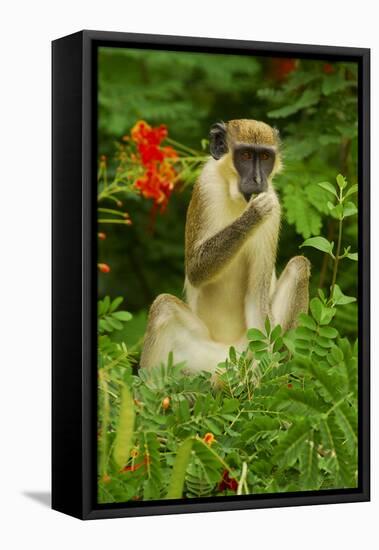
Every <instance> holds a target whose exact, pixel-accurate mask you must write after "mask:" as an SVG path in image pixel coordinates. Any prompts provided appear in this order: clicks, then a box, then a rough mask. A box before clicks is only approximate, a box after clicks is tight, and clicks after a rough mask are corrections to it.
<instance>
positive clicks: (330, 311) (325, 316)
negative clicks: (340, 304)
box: [320, 306, 336, 325]
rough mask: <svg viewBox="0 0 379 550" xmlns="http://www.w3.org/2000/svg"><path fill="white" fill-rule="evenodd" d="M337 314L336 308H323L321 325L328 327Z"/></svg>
mask: <svg viewBox="0 0 379 550" xmlns="http://www.w3.org/2000/svg"><path fill="white" fill-rule="evenodd" d="M335 314H336V310H335V308H332V307H325V306H323V309H322V314H321V320H320V325H328V324H329V323H330V321H331V320H332V319H333V317H334V316H335Z"/></svg>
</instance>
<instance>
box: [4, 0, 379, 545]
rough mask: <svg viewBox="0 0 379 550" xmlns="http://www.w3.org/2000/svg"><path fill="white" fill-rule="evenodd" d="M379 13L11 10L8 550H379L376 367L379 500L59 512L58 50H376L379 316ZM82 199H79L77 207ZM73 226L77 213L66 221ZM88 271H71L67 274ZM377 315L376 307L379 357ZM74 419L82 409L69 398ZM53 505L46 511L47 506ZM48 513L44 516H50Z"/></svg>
mask: <svg viewBox="0 0 379 550" xmlns="http://www.w3.org/2000/svg"><path fill="white" fill-rule="evenodd" d="M375 4H376V3H375V2H373V1H372V0H360V1H358V2H357V1H356V0H354V1H351V0H344V1H340V0H334V2H333V1H331V0H328V1H325V0H317V2H315V1H313V2H307V1H306V0H298V1H295V0H280V1H277V0H269V1H267V2H258V1H257V0H256V1H255V2H254V0H250V1H249V2H244V1H242V0H233V2H222V1H217V2H216V1H213V2H211V1H208V2H205V1H204V0H203V1H201V2H198V1H197V0H192V1H182V2H181V1H180V0H155V1H154V0H150V1H149V0H144V1H137V0H133V1H127V0H122V1H116V0H107V1H98V0H91V1H84V0H82V1H80V0H76V1H72V0H63V1H61V2H54V1H53V0H50V1H47V0H46V1H45V2H43V1H41V0H33V1H28V2H27V1H21V2H20V1H19V2H17V1H16V0H13V1H8V2H6V3H3V5H2V10H1V18H2V24H1V33H0V40H1V48H0V56H1V64H0V71H1V72H0V75H1V84H0V94H1V100H0V140H1V148H0V159H1V168H0V201H1V203H0V204H1V215H0V223H1V230H0V238H1V249H0V250H1V267H0V277H1V294H0V305H1V311H0V323H1V331H0V335H1V338H2V344H1V348H0V361H1V364H0V388H1V390H0V407H1V410H0V419H1V428H0V461H1V465H0V507H1V511H0V514H1V515H0V522H1V524H2V527H1V529H0V543H1V541H2V539H4V541H3V544H2V547H3V548H6V549H13V548H40V549H45V548H54V549H57V550H58V549H65V550H66V549H67V548H75V549H76V548H79V547H80V546H82V545H83V546H84V545H85V547H86V548H89V549H97V548H101V549H102V550H105V549H107V548H116V547H117V548H123V547H124V548H128V549H130V550H131V549H132V548H154V549H161V548H162V549H171V548H177V547H180V548H183V549H186V548H191V549H192V548H196V547H197V548H205V547H207V546H211V547H213V548H216V547H217V548H228V549H230V548H237V547H240V548H246V547H247V548H253V547H255V548H258V547H262V548H268V549H271V548H276V547H279V548H280V549H287V548H291V549H292V550H295V549H300V548H301V549H303V548H306V549H307V550H308V549H309V550H313V549H317V550H320V549H322V550H331V549H333V548H343V549H356V548H357V547H362V548H363V547H364V548H375V547H376V548H377V547H378V546H377V544H378V539H379V536H378V521H379V505H378V499H377V493H378V466H379V465H378V453H377V447H378V445H377V443H378V438H377V436H376V434H375V433H374V432H375V429H376V428H377V418H378V403H379V395H378V393H377V392H378V387H377V384H375V382H376V381H377V375H376V372H375V367H376V365H375V364H373V369H372V370H373V392H372V396H373V407H372V409H373V451H374V452H373V467H372V473H373V501H372V502H371V503H358V504H339V505H333V506H332V505H329V506H318V507H315V506H313V507H303V508H287V509H285V508H283V509H272V510H260V511H259V510H256V511H243V512H223V513H221V512H218V513H211V514H210V513H208V514H191V515H182V516H166V517H162V516H161V517H159V516H158V517H151V518H134V519H120V520H101V521H93V522H80V521H79V520H76V519H73V518H70V517H68V516H64V515H62V514H59V513H57V512H53V511H51V510H50V509H49V507H48V505H47V504H46V502H48V492H49V484H50V105H51V104H50V41H51V40H53V39H55V38H58V37H60V36H63V35H66V34H69V33H72V32H75V31H77V30H81V29H83V28H86V29H99V30H115V31H132V32H133V31H134V32H142V33H157V34H180V35H189V36H191V35H192V36H209V37H220V38H221V37H222V38H240V39H248V40H264V41H277V42H280V41H283V42H295V43H296V42H298V43H309V44H329V45H344V46H361V47H371V48H372V56H373V60H372V69H373V75H372V77H373V78H372V80H373V90H372V100H373V101H372V103H373V116H372V121H373V131H372V138H373V141H372V151H373V171H372V187H373V189H372V200H373V208H372V212H373V229H372V231H373V253H374V254H373V260H372V264H373V279H372V280H373V286H374V288H373V293H372V294H373V304H374V305H375V302H376V298H377V294H378V287H377V284H376V283H377V279H378V271H377V266H378V262H377V256H376V254H375V244H376V232H377V229H378V224H376V222H377V220H378V214H377V208H378V200H377V199H378V191H377V181H376V180H377V176H378V169H377V168H376V166H375V163H376V162H377V155H376V154H375V152H376V151H377V150H378V146H379V143H378V132H377V125H376V124H375V122H376V119H377V115H378V111H377V106H378V99H377V98H378V60H377V53H378V35H379V31H378V21H377V16H376V14H375V13H374V10H375ZM73 200H74V197H73ZM67 215H68V216H69V215H70V213H69V212H67ZM70 269H76V266H74V265H67V270H70ZM377 321H378V310H376V308H375V307H373V350H374V352H375V350H376V348H377V346H376V343H375V339H374V337H375V335H376V334H377V333H376V331H375V327H376V326H377V325H376V322H377ZM67 403H68V406H69V403H70V396H67ZM41 501H42V502H41ZM44 503H45V504H44Z"/></svg>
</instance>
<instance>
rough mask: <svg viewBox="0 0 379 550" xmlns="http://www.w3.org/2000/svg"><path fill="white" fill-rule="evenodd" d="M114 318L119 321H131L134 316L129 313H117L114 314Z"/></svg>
mask: <svg viewBox="0 0 379 550" xmlns="http://www.w3.org/2000/svg"><path fill="white" fill-rule="evenodd" d="M112 317H113V318H114V319H117V320H118V321H130V319H132V317H133V315H132V314H131V313H129V311H115V312H114V313H112Z"/></svg>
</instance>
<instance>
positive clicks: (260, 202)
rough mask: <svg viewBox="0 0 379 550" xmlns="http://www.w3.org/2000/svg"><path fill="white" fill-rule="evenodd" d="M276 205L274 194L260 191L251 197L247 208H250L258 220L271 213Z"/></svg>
mask: <svg viewBox="0 0 379 550" xmlns="http://www.w3.org/2000/svg"><path fill="white" fill-rule="evenodd" d="M276 205H277V200H276V198H275V195H273V194H272V193H267V192H266V193H260V194H259V195H258V196H257V197H255V198H251V199H250V201H249V204H248V208H249V209H252V210H253V212H254V214H255V216H256V218H257V219H258V220H263V219H265V218H267V216H269V215H270V214H271V212H272V211H273V210H274V209H275V207H276Z"/></svg>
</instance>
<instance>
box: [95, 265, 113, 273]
mask: <svg viewBox="0 0 379 550" xmlns="http://www.w3.org/2000/svg"><path fill="white" fill-rule="evenodd" d="M97 267H98V268H99V271H101V273H109V272H110V270H111V268H110V267H109V265H108V264H97Z"/></svg>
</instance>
